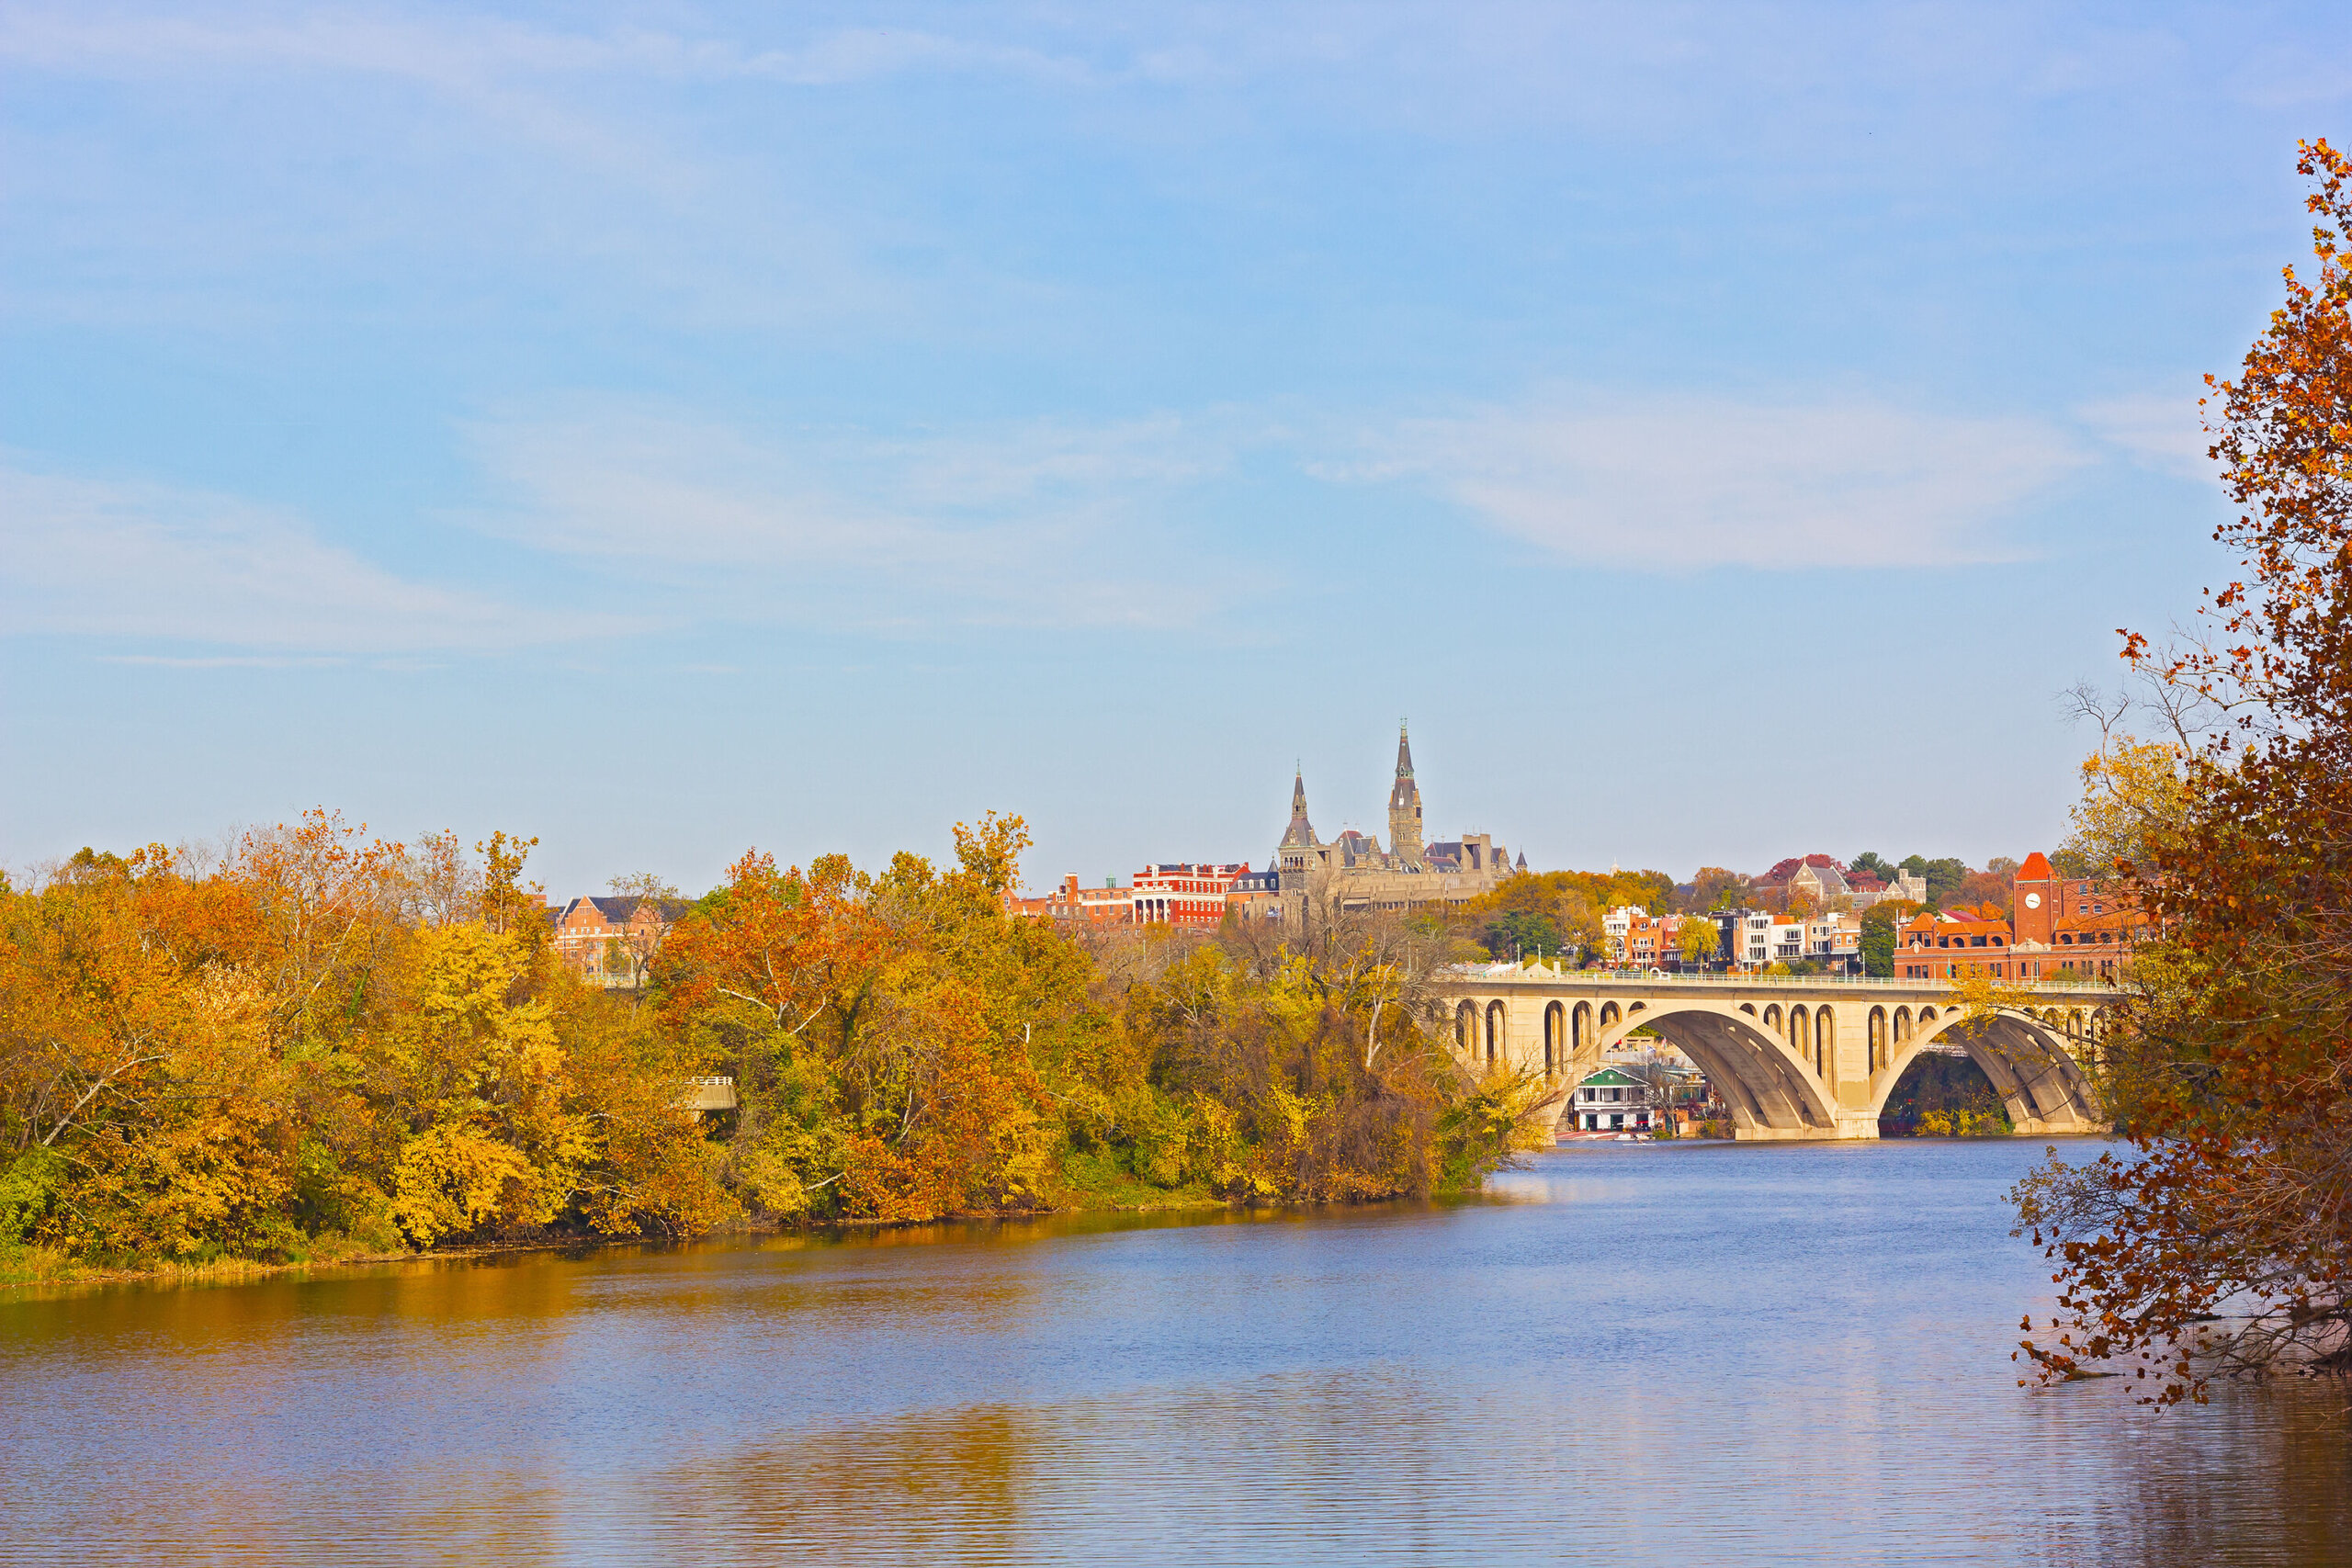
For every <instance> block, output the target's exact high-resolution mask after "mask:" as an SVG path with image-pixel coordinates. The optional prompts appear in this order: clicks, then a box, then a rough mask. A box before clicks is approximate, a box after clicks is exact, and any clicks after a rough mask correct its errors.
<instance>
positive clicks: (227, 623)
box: [0, 465, 628, 653]
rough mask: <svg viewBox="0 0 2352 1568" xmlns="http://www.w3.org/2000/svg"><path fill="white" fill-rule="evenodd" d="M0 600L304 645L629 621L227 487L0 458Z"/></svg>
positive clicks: (160, 631) (543, 633) (69, 627)
mask: <svg viewBox="0 0 2352 1568" xmlns="http://www.w3.org/2000/svg"><path fill="white" fill-rule="evenodd" d="M0 608H5V610H6V619H7V624H8V626H9V628H10V629H11V630H13V631H17V632H62V633H85V634H96V635H102V636H110V637H141V638H153V639H159V640H175V641H187V642H197V643H209V644H213V645H216V646H224V647H232V648H246V649H288V650H301V651H304V652H312V653H385V652H414V651H420V650H428V649H508V648H516V647H521V646H525V645H528V644H534V643H547V642H556V641H560V640H564V639H567V638H571V637H588V636H594V635H598V634H602V633H610V632H613V631H616V630H620V629H623V628H624V627H625V626H627V625H628V623H626V622H623V621H620V620H618V619H616V617H613V616H610V615H579V616H574V615H556V614H552V613H549V612H545V611H537V610H528V609H523V608H518V607H517V606H515V605H513V604H505V603H503V602H501V601H499V600H498V599H496V598H493V597H491V596H488V595H485V594H481V593H477V592H468V591H465V590H462V589H454V588H445V587H440V586H437V585H435V584H432V583H427V582H420V581H413V580H412V579H408V578H404V577H401V576H399V575H398V574H396V573H394V572H391V571H388V570H384V569H383V568H381V567H379V566H377V565H374V564H372V563H370V562H369V561H368V560H365V559H363V558H360V557H359V556H357V555H356V554H354V553H353V552H351V551H349V550H347V549H344V548H342V547H338V546H335V545H333V544H329V543H327V542H325V541H324V540H322V539H321V538H320V537H319V536H318V534H317V533H316V531H315V530H314V529H313V528H312V527H311V525H308V524H307V523H306V522H305V521H304V520H302V519H301V518H300V517H296V516H292V515H288V514H287V513H282V512H277V511H273V510H270V509H267V508H263V507H257V506H254V505H251V504H249V503H247V502H239V501H236V500H233V499H232V498H229V497H225V496H219V495H212V494H209V493H205V492H202V491H187V490H175V489H173V488H170V487H168V486H164V485H157V484H150V483H143V482H125V481H119V480H104V479H84V478H75V477H68V476H62V475H58V474H53V473H42V472H37V471H33V470H31V469H29V468H24V467H20V466H15V465H6V466H0Z"/></svg>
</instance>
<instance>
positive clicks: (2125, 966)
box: [1894, 850, 2145, 981]
mask: <svg viewBox="0 0 2352 1568" xmlns="http://www.w3.org/2000/svg"><path fill="white" fill-rule="evenodd" d="M2010 890H2011V892H2012V894H2013V895H2014V897H2015V903H2014V906H2013V908H2014V909H2015V911H2016V918H2015V920H2014V922H2013V921H2011V920H2010V919H2004V918H2003V917H2002V915H2001V911H2000V910H1999V908H1996V906H1994V905H1991V904H1986V905H1984V906H1982V907H1971V906H1966V905H1962V906H1960V907H1958V908H1951V909H1946V910H1944V911H1943V912H1942V913H1941V914H1936V913H1931V912H1928V911H1925V910H1923V911H1921V912H1920V913H1919V914H1917V915H1916V916H1914V917H1913V918H1912V919H1910V920H1909V921H1908V922H1906V923H1905V924H1904V925H1901V926H1898V927H1896V928H1895V932H1894V975H1895V978H1897V979H1899V980H1939V979H1947V978H1951V977H1952V976H1960V975H1977V976H1985V977H1986V978H1988V979H1994V980H2006V981H2019V980H2025V981H2031V980H2059V979H2073V978H2081V979H2103V980H2113V979H2120V978H2121V977H2122V976H2124V975H2125V974H2127V973H2128V972H2129V971H2130V969H2131V944H2132V943H2133V942H2136V941H2138V940H2139V938H2140V936H2141V934H2142V932H2143V928H2144V925H2145V917H2144V916H2143V914H2142V912H2141V909H2140V907H2139V902H2138V900H2137V899H2136V898H2134V897H2132V895H2131V892H2130V891H2129V890H2128V889H2119V888H2117V887H2116V886H2112V885H2109V884H2107V883H2101V882H2097V881H2093V880H2091V879H2090V878H2088V877H2066V876H2060V875H2059V874H2057V872H2056V870H2055V869H2054V868H2052V865H2051V863H2050V861H2049V858H2048V857H2047V856H2045V855H2043V854H2042V853H2041V852H2040V851H2039V850H2037V851H2035V852H2033V853H2032V854H2030V855H2028V856H2027V857H2026V859H2025V863H2024V864H2023V865H2021V866H2019V867H2018V871H2017V875H2016V876H2014V877H2012V878H2011V879H2010Z"/></svg>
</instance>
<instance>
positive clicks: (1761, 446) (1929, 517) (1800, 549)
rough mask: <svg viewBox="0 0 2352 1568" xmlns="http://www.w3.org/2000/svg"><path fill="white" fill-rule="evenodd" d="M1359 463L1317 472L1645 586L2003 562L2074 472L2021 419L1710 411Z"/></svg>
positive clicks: (1491, 425)
mask: <svg viewBox="0 0 2352 1568" xmlns="http://www.w3.org/2000/svg"><path fill="white" fill-rule="evenodd" d="M1365 446H1366V447H1367V449H1368V450H1369V451H1371V452H1372V453H1374V454H1376V455H1374V456H1370V457H1366V458H1363V459H1360V460H1357V461H1354V462H1349V463H1342V464H1337V465H1329V466H1325V467H1322V468H1320V469H1319V470H1318V471H1321V472H1324V473H1325V474H1327V475H1328V476H1329V477H1331V478H1335V479H1354V480H1360V481H1361V480H1375V479H1385V480H1404V481H1408V482H1413V483H1418V484H1421V485H1425V486H1427V487H1429V488H1430V489H1431V490H1434V491H1437V492H1438V493H1439V494H1441V495H1443V496H1445V497H1447V498H1448V499H1450V500H1452V501H1453V502H1457V503H1459V504H1460V505H1462V506H1463V507H1464V508H1466V509H1467V510H1469V511H1470V512H1471V513H1474V514H1475V515H1476V516H1477V517H1478V518H1479V519H1481V520H1482V521H1483V522H1485V523H1486V524H1487V525H1489V526H1491V527H1494V528H1496V529H1498V530H1500V531H1502V532H1504V533H1506V534H1510V535H1513V536H1518V537H1520V538H1522V539H1525V540H1528V541H1529V542H1531V543H1532V544H1535V545H1539V546H1542V547H1544V548H1545V549H1547V550H1550V551H1553V552H1555V553H1557V554H1559V555H1562V556H1566V557H1569V558H1575V559H1579V560H1589V561H1598V562H1605V563H1609V564H1611V565H1618V566H1631V567H1647V568H1651V569H1654V570H1689V569H1691V568H1696V567H1707V566H1735V565H1736V566H1753V567H1767V568H1816V567H1918V566H1940V565H1951V564H1957V563H1962V562H1980V561H1999V560H2015V559H2019V558H2025V557H2027V556H2029V555H2030V554H2031V553H2032V551H2031V550H2030V547H2028V546H2026V545H2025V544H2024V543H2023V542H2021V541H2020V540H2019V539H2018V538H2017V537H2016V536H2015V535H2014V533H2013V531H2012V529H2011V526H2010V525H2011V524H2012V521H2013V518H2014V514H2015V513H2016V511H2017V510H2018V508H2019V507H2020V506H2021V505H2023V504H2024V503H2026V502H2029V501H2030V500H2032V499H2033V498H2034V497H2036V496H2037V495H2038V494H2040V493H2041V492H2043V491H2046V490H2047V489H2048V488H2049V487H2050V486H2051V485H2052V483H2054V482H2055V481H2056V480H2058V479H2060V478H2062V477H2063V476H2064V475H2065V474H2066V473H2067V472H2068V471H2070V470H2072V469H2074V468H2077V467H2079V466H2080V465H2082V464H2083V463H2085V462H2086V461H2088V460H2089V459H2088V457H2087V456H2086V454H2085V453H2084V452H2083V451H2082V450H2081V449H2080V448H2079V446H2077V445H2076V444H2075V442H2074V441H2072V440H2070V439H2069V438H2068V437H2066V436H2065V435H2064V434H2062V433H2060V432H2058V431H2056V430H2053V429H2052V428H2050V427H2048V426H2046V425H2043V424H2041V423H2036V422H2033V421H2031V420H2027V419H2017V418H1989V417H1966V416H1954V415H1940V414H1928V413H1920V412H1911V411H1907V410H1903V409H1897V408H1893V407H1889V406H1886V405H1883V404H1878V403H1871V402H1866V401H1848V402H1813V403H1785V404H1761V403H1745V402H1736V401H1730V400H1721V399H1711V398H1685V399H1663V398H1660V399H1649V400H1612V401H1607V402H1603V401H1601V400H1595V399H1577V400H1555V401H1552V402H1549V403H1539V404H1534V405H1532V406H1527V407H1521V408H1491V409H1487V410H1482V411H1479V412H1474V413H1471V414H1468V415H1464V416H1461V417H1455V418H1445V419H1424V420H1413V421H1407V422H1404V423H1399V424H1397V425H1395V426H1393V427H1390V428H1389V429H1386V430H1385V431H1382V432H1380V433H1378V434H1375V435H1373V436H1370V437H1368V438H1367V439H1366V441H1365Z"/></svg>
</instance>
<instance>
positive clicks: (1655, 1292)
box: [0, 1142, 2352, 1568]
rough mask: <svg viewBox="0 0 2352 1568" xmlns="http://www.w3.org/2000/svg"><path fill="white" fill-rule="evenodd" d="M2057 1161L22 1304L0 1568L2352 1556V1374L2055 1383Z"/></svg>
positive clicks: (738, 1248)
mask: <svg viewBox="0 0 2352 1568" xmlns="http://www.w3.org/2000/svg"><path fill="white" fill-rule="evenodd" d="M2080 1147H2082V1148H2084V1150H2085V1152H2088V1148H2089V1146H2088V1145H2080ZM2039 1154H2040V1148H2039V1145H2030V1144H2025V1143H2015V1142H2009V1143H2003V1142H1980V1143H1965V1144H1952V1143H1928V1142H1890V1143H1885V1144H1876V1145H1871V1144H1859V1145H1781V1146H1748V1147H1738V1146H1731V1145H1583V1146H1577V1147H1572V1148H1566V1149H1563V1150H1560V1151H1558V1152H1557V1153H1554V1154H1546V1155H1544V1156H1538V1157H1537V1158H1536V1159H1535V1160H1533V1161H1532V1164H1531V1166H1530V1167H1529V1168H1527V1169H1525V1170H1523V1171H1518V1172H1513V1173H1510V1174H1509V1175H1506V1176H1504V1177H1501V1178H1499V1179H1497V1180H1496V1181H1495V1182H1494V1183H1493V1184H1492V1190H1491V1191H1490V1193H1489V1195H1488V1196H1487V1198H1485V1199H1483V1200H1481V1201H1473V1202H1464V1203H1455V1204H1447V1205H1435V1206H1409V1207H1408V1206H1396V1207H1388V1208H1382V1209H1375V1210H1356V1211H1343V1212H1326V1213H1306V1214H1280V1215H1272V1216H1264V1215H1253V1216H1227V1215H1214V1216H1206V1217H1203V1216H1188V1217H1185V1218H1183V1219H1181V1220H1176V1219H1170V1218H1166V1217H1158V1218H1155V1217H1151V1216H1140V1217H1139V1216H1124V1217H1119V1218H1114V1219H1104V1218H1077V1219H1069V1220H1056V1221H1050V1222H1045V1223H1037V1224H1007V1225H972V1226H943V1227H935V1228H931V1229H926V1230H922V1231H901V1232H891V1233H884V1234H880V1235H858V1236H853V1237H850V1238H846V1239H838V1240H836V1239H825V1238H811V1237H784V1238H778V1237H758V1238H740V1239H729V1240H723V1241H718V1242H711V1243H706V1244H697V1245H693V1246H686V1247H611V1248H604V1249H598V1250H594V1251H588V1252H583V1253H581V1254H577V1255H558V1254H546V1253H540V1254H520V1255H509V1256H504V1257H499V1258H486V1259H472V1260H446V1261H436V1262H418V1263H410V1264H400V1265H387V1266H383V1267H379V1268H373V1269H359V1270H352V1271H347V1272H327V1273H322V1274H321V1275H318V1276H316V1277H311V1278H300V1277H293V1276H283V1277H276V1278H268V1279H263V1280H254V1281H250V1282H245V1283H234V1284H220V1285H210V1286H192V1287H184V1288H153V1287H116V1288H107V1289H98V1290H85V1291H79V1292H47V1293H40V1292H24V1291H17V1292H0V1392H4V1393H5V1397H0V1525H5V1541H0V1561H6V1562H35V1561H40V1562H48V1561H72V1562H156V1563H162V1562H322V1563H323V1562H334V1563H355V1562H515V1563H539V1562H585V1563H605V1562H610V1563H635V1562H651V1561H667V1562H840V1563H936V1562H947V1563H1090V1564H1099V1563H1112V1562H1118V1563H1125V1562H1155V1563H1156V1562H1167V1563H1187V1564H1200V1563H1237V1564H1240V1563H1249V1564H1261V1563H1287V1562H1315V1563H1324V1562H1329V1563H1376V1562H1426V1563H1454V1562H1460V1563H1480V1564H1499V1563H1516V1562H1609V1563H1620V1564H1646V1563H1675V1564H1691V1563H1748V1562H1773V1563H1808V1562H1822V1563H1841V1564H1843V1563H1859V1562H1887V1563H1905V1564H1912V1563H1932V1562H1972V1563H1974V1562H1999V1563H2007V1562H2018V1563H2067V1564H2074V1563H2080V1564H2099V1565H2102V1568H2104V1565H2109V1564H2120V1563H2160V1564H2183V1565H2188V1564H2208V1563H2292V1564H2305V1563H2323V1562H2344V1561H2346V1560H2347V1558H2352V1465H2347V1458H2346V1455H2347V1446H2346V1433H2347V1422H2346V1416H2345V1413H2344V1405H2345V1403H2346V1391H2345V1390H2343V1389H2342V1388H2340V1387H2335V1386H2329V1387H2326V1388H2324V1389H2323V1388H2318V1387H2315V1386H2313V1385H2310V1384H2298V1385H2290V1386H2287V1387H2283V1388H2273V1389H2245V1388H2234V1387H2233V1388H2228V1389H2224V1390H2222V1392H2221V1393H2219V1394H2217V1396H2216V1397H2215V1399H2214V1400H2213V1402H2212V1403H2211V1404H2209V1405H2205V1406H2202V1407H2190V1408H2184V1409H2181V1410H2177V1411H2174V1412H2172V1413H2169V1414H2166V1415H2162V1416H2158V1415H2154V1414H2152V1413H2150V1412H2148V1411H2146V1410H2144V1409H2142V1408H2138V1407H2136V1406H2134V1405H2133V1404H2131V1400H2130V1398H2129V1392H2130V1391H2129V1389H2128V1388H2127V1387H2126V1386H2125V1385H2124V1384H2123V1383H2122V1382H2119V1381H2117V1380H2105V1381H2098V1382H2083V1383H2077V1384H2074V1385H2071V1386H2068V1387H2065V1388H2063V1389H2059V1390H2055V1391H2052V1392H2046V1393H2041V1392H2029V1391H2025V1390H2020V1389H2019V1388H2018V1387H2017V1386H2016V1382H2015V1379H2016V1377H2017V1372H2016V1369H2015V1368H2014V1367H2013V1365H2012V1364H2011V1362H2010V1361H2009V1359H2008V1351H2009V1349H2010V1348H2011V1347H2012V1346H2013V1344H2014V1342H2015V1341H2016V1339H2017V1337H2018V1335H2017V1331H2016V1325H2017V1320H2018V1314H2019V1313H2020V1312H2021V1311H2023V1310H2024V1308H2025V1306H2026V1305H2027V1304H2028V1303H2034V1304H2036V1305H2037V1306H2043V1305H2044V1304H2045V1303H2046V1302H2047V1299H2048V1295H2049V1289H2050V1287H2049V1284H2048V1278H2047V1269H2046V1267H2044V1266H2041V1264H2040V1263H2039V1261H2038V1259H2037V1258H2036V1257H2035V1256H2034V1254H2033V1253H2032V1251H2031V1250H2030V1248H2029V1247H2027V1246H2026V1245H2025V1244H2024V1243H2023V1242H2022V1241H2019V1240H2015V1239H2012V1238H2011V1237H2010V1235H2008V1226H2009V1220H2008V1216H2007V1208H2006V1205H2005V1204H2004V1202H2003V1200H2002V1193H2003V1191H2004V1190H2005V1189H2006V1188H2007V1186H2008V1184H2009V1183H2010V1182H2011V1181H2012V1180H2014V1179H2016V1178H2017V1177H2018V1175H2019V1174H2021V1173H2022V1172H2023V1171H2024V1170H2025V1169H2027V1168H2029V1167H2030V1165H2031V1164H2032V1163H2033V1162H2034V1161H2035V1160H2036V1159H2037V1158H2038V1156H2039Z"/></svg>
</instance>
